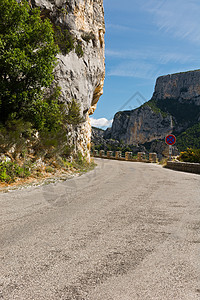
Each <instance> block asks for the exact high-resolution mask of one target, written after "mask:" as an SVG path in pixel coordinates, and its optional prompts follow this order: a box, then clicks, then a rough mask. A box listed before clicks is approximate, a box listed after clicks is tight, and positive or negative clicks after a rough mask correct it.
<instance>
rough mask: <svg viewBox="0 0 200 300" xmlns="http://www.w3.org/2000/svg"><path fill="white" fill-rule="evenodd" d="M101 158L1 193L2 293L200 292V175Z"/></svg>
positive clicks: (108, 298)
mask: <svg viewBox="0 0 200 300" xmlns="http://www.w3.org/2000/svg"><path fill="white" fill-rule="evenodd" d="M96 162H97V163H98V166H97V168H96V169H95V170H93V171H91V172H90V173H88V174H85V175H83V176H80V177H78V178H76V179H71V180H68V181H65V182H57V183H54V184H50V185H46V186H40V187H31V188H28V189H25V190H21V191H20V190H18V191H12V192H8V193H4V194H3V193H2V194H0V207H1V237H0V248H1V252H0V258H1V265H0V289H1V292H0V299H6V300H11V299H19V300H29V299H34V300H41V299H45V300H53V299H55V300H59V299H63V300H68V299H69V300H71V299H77V300H151V299H153V300H190V299H191V300H195V299H200V176H199V175H195V174H188V173H181V172H176V171H172V170H168V169H163V168H162V167H161V166H158V165H153V164H144V163H132V162H122V161H112V160H103V159H97V160H96Z"/></svg>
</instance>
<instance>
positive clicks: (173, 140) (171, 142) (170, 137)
mask: <svg viewBox="0 0 200 300" xmlns="http://www.w3.org/2000/svg"><path fill="white" fill-rule="evenodd" d="M165 142H166V144H167V145H169V160H171V157H172V146H173V145H174V144H175V143H176V137H175V135H173V134H169V135H167V136H166V138H165Z"/></svg>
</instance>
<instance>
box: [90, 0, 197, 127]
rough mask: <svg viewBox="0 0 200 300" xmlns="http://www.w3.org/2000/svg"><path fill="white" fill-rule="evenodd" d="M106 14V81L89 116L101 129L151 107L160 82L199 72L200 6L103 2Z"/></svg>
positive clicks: (176, 0) (157, 0)
mask: <svg viewBox="0 0 200 300" xmlns="http://www.w3.org/2000/svg"><path fill="white" fill-rule="evenodd" d="M104 9H105V22H106V34H105V44H106V50H105V52H106V53H105V54H106V78H105V84H104V94H103V96H102V97H101V98H100V100H99V102H98V104H97V109H96V111H95V113H94V115H93V116H91V123H92V125H93V126H97V127H102V128H105V127H107V126H110V125H111V122H112V119H113V117H114V115H115V113H116V112H117V111H120V110H128V109H134V108H136V107H138V106H140V105H141V104H142V103H144V102H145V101H148V100H149V99H150V98H151V96H152V94H153V90H154V85H155V81H156V78H157V77H158V76H161V75H166V74H171V73H176V72H182V71H188V70H195V69H199V68H200V2H199V0H190V1H188V0H148V1H147V0H123V1H122V0H104ZM129 99H130V100H129ZM128 100H129V101H128ZM103 126H105V127H103Z"/></svg>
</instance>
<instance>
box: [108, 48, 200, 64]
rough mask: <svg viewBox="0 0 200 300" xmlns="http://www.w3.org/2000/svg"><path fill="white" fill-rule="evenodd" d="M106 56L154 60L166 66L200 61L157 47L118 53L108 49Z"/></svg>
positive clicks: (187, 55)
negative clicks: (172, 63)
mask: <svg viewBox="0 0 200 300" xmlns="http://www.w3.org/2000/svg"><path fill="white" fill-rule="evenodd" d="M106 56H107V57H111V58H121V59H131V60H138V59H142V60H153V61H155V62H156V61H157V62H158V63H161V64H166V63H169V62H176V63H177V62H180V63H186V62H194V61H197V60H198V59H199V57H194V56H192V55H191V54H188V53H180V51H179V52H171V51H166V50H162V49H158V48H156V47H148V49H139V50H122V51H116V50H112V49H106Z"/></svg>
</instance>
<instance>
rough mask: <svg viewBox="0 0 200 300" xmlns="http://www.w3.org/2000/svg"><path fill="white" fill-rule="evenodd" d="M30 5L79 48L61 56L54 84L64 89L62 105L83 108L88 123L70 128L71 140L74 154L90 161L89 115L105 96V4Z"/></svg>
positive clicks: (44, 1) (49, 1)
mask: <svg viewBox="0 0 200 300" xmlns="http://www.w3.org/2000/svg"><path fill="white" fill-rule="evenodd" d="M31 4H32V5H33V6H37V7H40V9H41V14H42V16H45V17H48V18H50V19H51V20H52V22H53V24H54V26H55V27H56V26H59V27H60V28H61V29H63V30H67V31H68V32H69V33H70V35H72V36H73V39H74V43H75V46H78V47H79V48H77V49H78V51H79V52H77V51H76V48H74V49H72V50H71V51H70V52H69V53H67V54H66V53H60V54H59V55H58V65H57V67H56V70H55V71H56V73H55V83H56V84H57V85H58V86H60V87H61V93H62V94H61V98H62V100H63V101H65V102H66V103H69V102H71V101H72V99H75V100H76V101H77V102H78V103H79V104H80V107H81V115H82V117H83V119H84V120H85V122H83V123H82V124H80V125H78V126H76V127H74V126H71V128H70V131H69V137H70V140H71V143H73V144H74V145H75V150H78V151H81V152H82V153H83V154H86V155H87V156H88V157H89V149H90V137H91V126H90V122H89V114H92V113H93V112H94V110H95V108H96V104H97V102H98V100H99V98H100V96H101V95H102V93H103V84H104V76H105V63H104V33H105V24H104V9H103V0H31Z"/></svg>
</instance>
